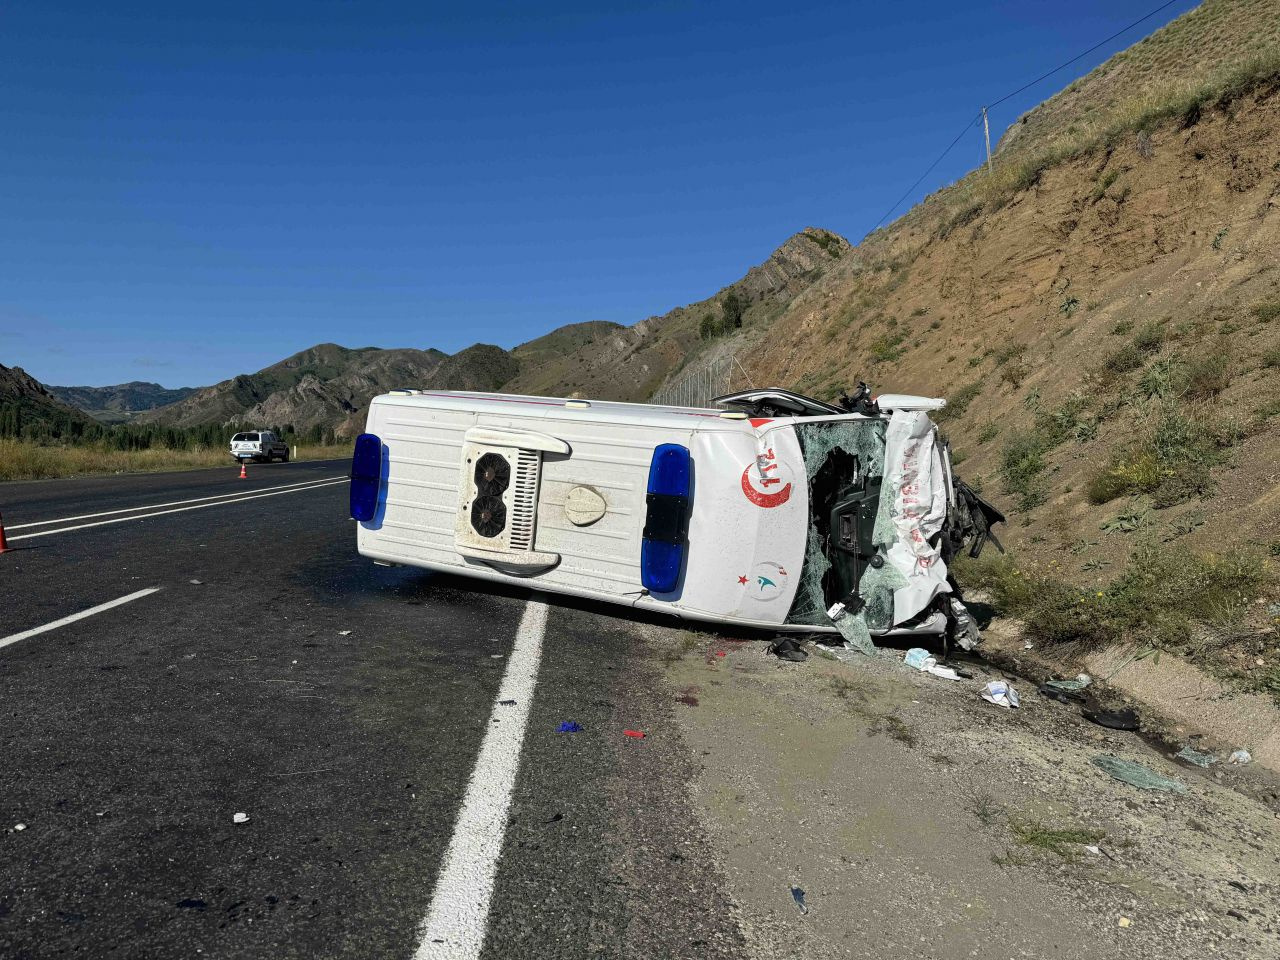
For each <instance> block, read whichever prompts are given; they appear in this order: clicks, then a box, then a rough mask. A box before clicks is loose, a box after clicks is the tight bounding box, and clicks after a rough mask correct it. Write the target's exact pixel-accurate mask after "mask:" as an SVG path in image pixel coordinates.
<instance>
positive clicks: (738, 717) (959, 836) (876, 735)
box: [657, 631, 1280, 958]
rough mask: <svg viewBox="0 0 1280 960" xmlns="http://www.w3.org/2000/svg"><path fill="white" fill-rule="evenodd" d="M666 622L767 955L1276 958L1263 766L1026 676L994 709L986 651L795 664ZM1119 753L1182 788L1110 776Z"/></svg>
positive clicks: (1277, 804)
mask: <svg viewBox="0 0 1280 960" xmlns="http://www.w3.org/2000/svg"><path fill="white" fill-rule="evenodd" d="M661 633H662V634H663V636H662V637H660V638H657V643H658V645H659V657H660V658H661V660H662V661H663V662H664V663H665V666H666V671H665V672H666V681H667V686H668V691H669V695H670V696H671V698H672V701H673V706H672V709H673V712H674V716H675V717H676V720H677V723H678V725H679V728H680V733H681V736H682V737H683V739H684V741H685V743H686V744H687V746H688V747H689V749H690V751H691V752H692V754H693V756H694V758H695V759H696V760H697V761H699V762H700V764H701V767H700V769H699V770H698V772H697V773H696V775H695V776H694V779H693V783H692V787H691V797H692V802H693V805H694V807H695V809H696V811H697V815H698V816H699V817H700V818H701V820H702V821H703V826H704V827H705V829H706V830H707V833H708V836H709V837H710V838H711V844H712V847H713V848H714V852H715V856H716V858H717V861H718V863H717V866H718V868H719V869H720V870H721V871H722V872H723V874H724V875H725V876H726V877H727V878H728V884H729V891H728V893H729V895H730V897H731V898H732V900H733V901H734V903H735V904H736V906H737V908H738V910H739V912H740V918H741V923H742V925H743V928H744V933H745V935H746V937H747V939H748V942H749V943H750V944H751V947H752V949H753V951H754V954H755V955H756V956H758V957H761V958H766V957H768V958H773V957H793V956H803V957H816V958H827V957H830V958H835V957H876V958H895V957H904V958H905V957H930V958H953V957H954V958H959V957H970V956H1004V957H1079V958H1085V957H1088V958H1110V957H1116V958H1119V957H1125V958H1132V957H1138V956H1152V957H1156V956H1158V957H1170V958H1182V957H1185V958H1202V957H1205V956H1216V957H1241V958H1246V957H1247V958H1254V957H1270V956H1277V955H1280V921H1278V920H1277V918H1276V915H1275V910H1274V904H1275V902H1276V898H1277V896H1278V895H1280V854H1278V852H1277V851H1280V793H1277V784H1276V782H1275V781H1269V783H1268V784H1262V785H1261V788H1260V784H1259V777H1270V776H1271V774H1270V773H1269V772H1268V771H1264V770H1260V769H1257V768H1252V769H1251V768H1246V769H1245V770H1243V771H1242V770H1238V769H1236V768H1229V767H1222V766H1217V767H1211V768H1209V770H1207V771H1206V770H1201V769H1199V768H1196V767H1193V766H1190V765H1189V764H1186V763H1183V762H1175V761H1172V760H1171V759H1169V758H1168V756H1166V755H1164V754H1162V753H1161V752H1158V750H1157V749H1156V748H1154V747H1152V746H1150V745H1149V744H1148V743H1147V742H1146V741H1144V740H1143V739H1141V738H1140V736H1139V735H1138V734H1136V733H1124V732H1117V731H1113V730H1107V729H1104V728H1101V727H1097V726H1095V725H1093V724H1091V723H1089V722H1087V721H1085V720H1084V719H1082V718H1081V717H1080V716H1079V713H1078V711H1077V710H1076V709H1075V708H1073V707H1069V706H1066V705H1063V704H1060V703H1056V702H1053V701H1050V700H1046V699H1044V698H1042V697H1040V696H1038V695H1037V694H1036V692H1035V690H1034V687H1033V686H1032V685H1031V684H1030V683H1028V682H1025V681H1021V680H1018V679H1016V678H1015V679H1014V680H1013V683H1014V685H1015V687H1016V688H1017V689H1018V690H1019V692H1020V694H1021V697H1022V706H1021V708H1020V709H1018V710H1006V709H1004V708H1000V707H996V706H993V705H991V704H989V703H987V702H985V701H984V700H982V699H981V698H980V696H979V690H980V689H981V688H982V686H983V684H984V683H985V682H986V681H987V680H989V679H995V678H1000V677H1001V673H1000V671H999V670H998V669H997V668H995V667H993V666H991V665H988V664H983V663H977V662H975V663H969V664H966V665H965V666H966V669H967V670H969V671H971V672H972V673H973V675H974V678H973V679H971V680H961V681H959V682H952V681H947V680H942V679H938V678H935V677H932V676H929V675H927V674H922V673H919V672H917V671H914V670H912V669H910V668H907V667H906V666H904V665H903V663H902V662H901V659H902V651H901V650H891V649H885V650H881V651H880V653H879V655H878V656H877V657H876V658H874V659H867V658H863V657H861V656H860V655H858V654H856V653H852V652H847V651H843V650H841V651H833V652H831V653H830V654H827V653H825V652H818V651H816V650H815V652H814V655H812V656H810V658H809V659H808V660H807V661H806V662H804V663H784V662H780V661H778V660H776V659H775V658H773V657H771V656H768V655H767V654H766V653H765V652H764V650H765V644H764V643H762V642H758V641H757V642H733V641H726V640H724V639H722V638H717V637H715V636H713V635H709V634H693V633H687V632H686V633H684V634H675V633H674V632H668V631H661ZM809 649H811V650H814V648H813V647H810V648H809ZM1100 754H1106V755H1110V756H1114V757H1120V758H1124V759H1128V760H1135V761H1137V762H1139V763H1142V764H1143V765H1145V766H1146V767H1148V768H1149V769H1151V770H1153V771H1156V772H1158V773H1161V774H1164V775H1166V776H1170V777H1174V778H1176V779H1178V780H1180V781H1181V782H1182V783H1184V784H1185V785H1186V787H1187V792H1186V793H1185V794H1177V793H1157V792H1150V791H1143V790H1138V789H1136V788H1134V787H1131V786H1129V785H1127V784H1124V783H1121V782H1118V781H1115V780H1113V779H1111V778H1109V777H1108V776H1107V775H1106V774H1104V773H1103V772H1102V771H1101V770H1099V769H1098V768H1097V767H1095V766H1094V765H1093V764H1092V763H1091V762H1090V760H1091V758H1092V757H1095V756H1097V755H1100ZM1240 778H1248V779H1249V780H1250V786H1251V788H1252V789H1250V790H1249V791H1248V795H1246V794H1245V793H1243V792H1241V791H1239V790H1237V789H1236V786H1237V780H1238V779H1240ZM1268 786H1269V788H1270V789H1269V790H1268V789H1267V787H1268ZM1088 846H1096V847H1097V849H1098V851H1099V852H1098V853H1092V852H1090V851H1089V850H1088V849H1087V847H1088ZM793 887H797V888H800V889H803V891H804V900H805V905H806V907H807V909H808V912H807V913H803V912H802V911H801V909H800V907H799V906H798V904H797V902H796V899H795V898H794V896H793V894H792V888H793Z"/></svg>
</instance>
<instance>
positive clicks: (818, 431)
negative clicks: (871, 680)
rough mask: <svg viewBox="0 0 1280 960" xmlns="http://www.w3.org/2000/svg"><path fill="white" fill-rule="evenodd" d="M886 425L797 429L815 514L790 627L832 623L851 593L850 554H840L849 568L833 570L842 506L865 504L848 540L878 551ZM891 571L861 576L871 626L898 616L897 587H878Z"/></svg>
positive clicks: (862, 423)
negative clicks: (836, 605) (835, 524)
mask: <svg viewBox="0 0 1280 960" xmlns="http://www.w3.org/2000/svg"><path fill="white" fill-rule="evenodd" d="M886 426H887V425H886V423H885V421H884V420H882V419H878V418H875V419H866V420H837V421H828V422H825V423H803V422H801V423H797V424H796V425H795V432H796V438H797V439H798V440H799V441H800V449H801V451H802V452H803V454H804V465H805V478H806V479H807V481H808V483H809V504H810V507H809V510H810V515H809V535H808V540H807V542H806V545H805V556H804V567H803V569H802V572H801V575H800V585H799V587H798V588H797V590H796V598H795V601H794V602H793V603H792V605H791V612H790V614H789V615H788V616H787V622H788V623H807V624H813V625H815V626H817V625H822V626H826V625H828V624H830V622H831V621H830V619H829V618H828V617H827V613H826V611H827V608H828V607H829V606H830V605H831V604H832V603H833V602H834V601H835V600H836V599H839V597H840V596H843V595H844V593H845V592H846V589H845V588H846V586H847V581H848V579H849V577H850V575H851V571H850V570H849V569H848V566H849V564H852V563H855V562H857V561H856V558H854V557H853V556H852V555H851V554H848V555H847V556H849V559H848V560H845V559H844V557H843V556H840V555H837V562H838V563H841V564H842V565H843V567H844V569H837V570H834V571H833V569H832V554H833V551H832V550H831V537H832V530H831V516H832V512H833V511H834V510H835V509H836V507H837V506H838V505H843V506H845V507H846V508H847V506H848V504H849V503H851V502H852V503H858V504H860V507H861V509H860V510H859V511H858V517H859V518H860V519H859V520H858V522H857V523H855V525H854V526H855V529H852V530H850V531H849V532H848V535H849V536H850V537H852V538H853V540H854V541H855V542H858V543H860V544H863V546H864V547H865V550H866V552H868V553H874V552H875V544H877V543H878V542H879V538H877V537H876V534H877V533H879V534H880V535H881V537H883V535H884V531H883V530H879V531H877V530H875V521H876V519H877V517H878V515H879V512H880V511H879V509H878V508H879V500H880V487H881V484H880V479H881V477H882V476H883V475H884V445H885V430H886ZM887 570H888V568H887V566H882V567H880V568H869V569H867V570H865V571H862V570H860V571H858V572H859V573H860V575H861V580H862V585H861V586H862V590H861V592H862V595H863V596H864V597H865V598H866V600H867V622H868V623H869V624H870V625H872V626H874V627H877V628H881V629H883V628H884V627H887V626H888V624H889V621H891V619H892V616H893V595H892V589H893V587H892V586H891V585H889V584H887V583H886V584H883V585H881V584H879V583H878V581H879V580H881V579H883V574H884V573H885V572H886V571H887Z"/></svg>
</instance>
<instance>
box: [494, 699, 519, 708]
mask: <svg viewBox="0 0 1280 960" xmlns="http://www.w3.org/2000/svg"><path fill="white" fill-rule="evenodd" d="M515 705H516V702H515V701H514V700H499V701H498V706H500V707H514V706H515Z"/></svg>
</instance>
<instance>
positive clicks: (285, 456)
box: [280, 450, 289, 463]
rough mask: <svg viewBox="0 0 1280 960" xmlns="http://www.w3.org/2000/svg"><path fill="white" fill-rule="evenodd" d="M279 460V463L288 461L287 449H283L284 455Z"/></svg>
mask: <svg viewBox="0 0 1280 960" xmlns="http://www.w3.org/2000/svg"><path fill="white" fill-rule="evenodd" d="M280 462H281V463H288V462H289V452H288V451H287V450H286V451H285V454H284V456H283V457H281V458H280Z"/></svg>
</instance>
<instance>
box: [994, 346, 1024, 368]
mask: <svg viewBox="0 0 1280 960" xmlns="http://www.w3.org/2000/svg"><path fill="white" fill-rule="evenodd" d="M1026 352H1027V345H1026V344H1025V343H1010V344H1008V345H1007V346H1004V347H1001V348H1000V349H999V350H996V351H995V358H996V366H997V367H1001V366H1004V365H1005V364H1006V363H1008V362H1009V361H1011V360H1020V359H1022V357H1023V356H1024V355H1025V354H1026Z"/></svg>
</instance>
